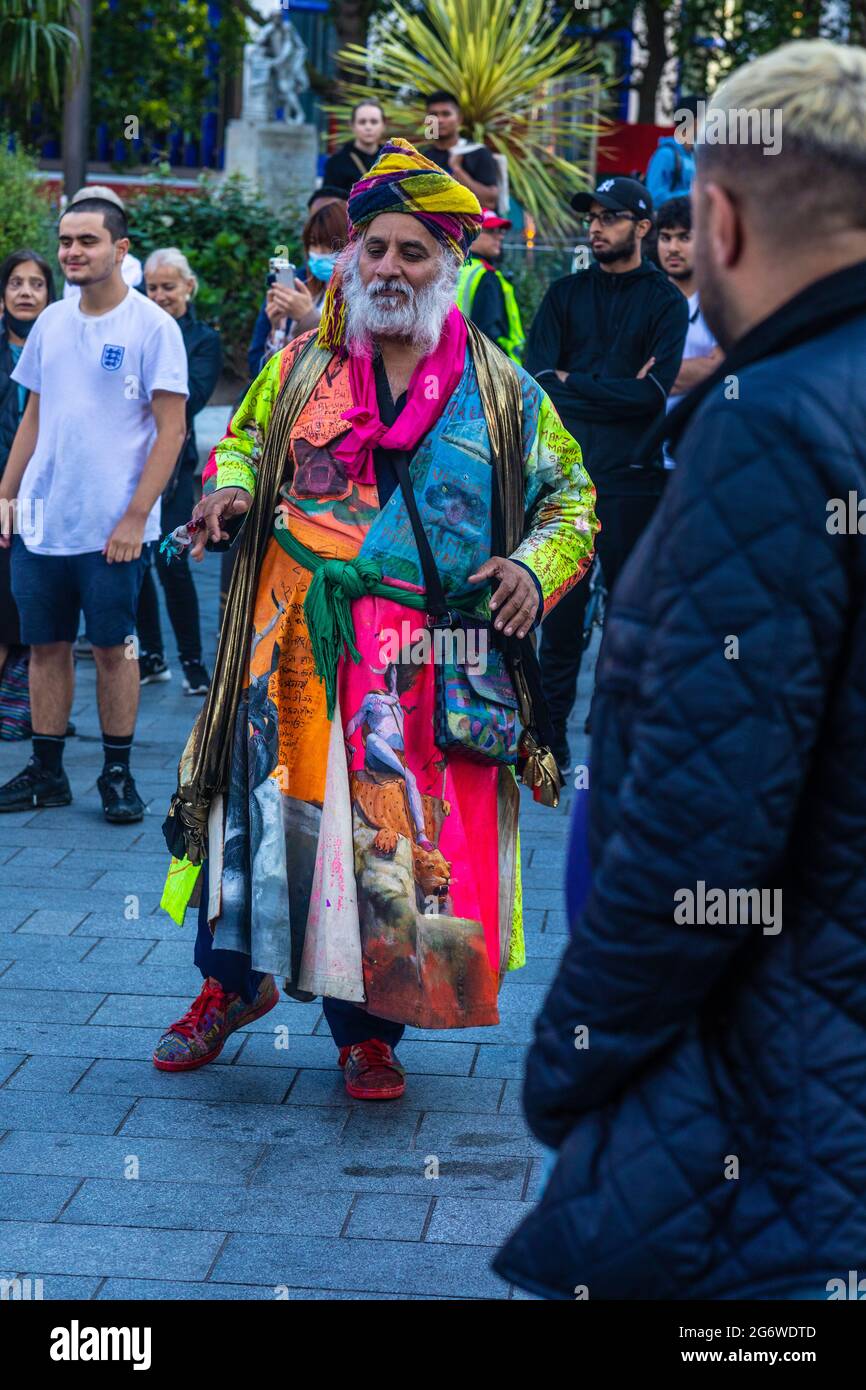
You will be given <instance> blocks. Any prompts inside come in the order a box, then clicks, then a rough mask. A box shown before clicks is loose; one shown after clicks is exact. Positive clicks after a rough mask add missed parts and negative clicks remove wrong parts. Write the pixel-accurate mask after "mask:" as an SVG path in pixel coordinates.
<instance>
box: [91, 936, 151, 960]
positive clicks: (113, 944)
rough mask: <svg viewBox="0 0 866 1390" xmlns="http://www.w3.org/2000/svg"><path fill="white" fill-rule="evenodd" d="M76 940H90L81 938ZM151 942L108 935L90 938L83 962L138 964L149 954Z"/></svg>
mask: <svg viewBox="0 0 866 1390" xmlns="http://www.w3.org/2000/svg"><path fill="white" fill-rule="evenodd" d="M75 940H90V938H84V937H82V938H79V937H76V938H75ZM149 944H150V943H149V942H147V941H142V940H141V939H139V940H137V941H136V940H135V939H134V938H130V939H129V940H126V939H125V938H123V937H117V936H106V937H103V938H102V939H101V940H90V949H89V950H88V951H87V952H86V953H85V955H83V956H82V958H81V959H82V964H87V965H112V966H115V965H138V964H139V962H140V961H141V959H142V957H143V956H145V955H146V954H147V950H148V947H149Z"/></svg>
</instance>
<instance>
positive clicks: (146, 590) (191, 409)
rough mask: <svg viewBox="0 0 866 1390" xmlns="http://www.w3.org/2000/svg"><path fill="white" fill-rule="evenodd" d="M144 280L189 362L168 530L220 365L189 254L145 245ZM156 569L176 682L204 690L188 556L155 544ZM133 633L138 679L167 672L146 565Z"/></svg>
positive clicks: (190, 476) (184, 492)
mask: <svg viewBox="0 0 866 1390" xmlns="http://www.w3.org/2000/svg"><path fill="white" fill-rule="evenodd" d="M144 283H145V289H146V291H147V295H148V298H149V299H152V300H154V301H155V302H156V303H157V304H158V305H159V307H160V308H161V309H164V310H165V311H166V313H167V314H171V316H172V318H173V319H175V320H176V321H177V326H178V328H179V329H180V331H181V333H182V334H183V341H184V346H185V348H186V355H187V362H188V366H189V399H188V400H187V403H186V423H187V435H186V442H185V444H184V447H183V449H182V450H181V453H180V457H179V458H178V461H177V467H176V468H175V470H174V473H173V475H172V478H171V480H170V482H169V484H168V487H167V488H166V490H165V492H164V493H163V497H162V530H163V533H165V532H168V531H173V530H174V528H175V527H176V526H180V525H181V523H182V522H184V521H187V520H188V519H189V516H190V514H191V513H192V509H193V505H194V502H195V498H194V495H193V492H194V479H195V469H196V464H197V462H198V450H197V447H196V441H195V429H194V424H193V422H194V419H195V416H196V415H197V414H198V412H199V411H200V410H201V409H202V407H203V406H205V405H207V402H208V401H209V400H210V397H211V395H212V394H213V389H214V387H215V386H216V383H217V379H218V378H219V374H220V367H221V365H222V349H221V346H220V340H219V334H218V333H216V332H215V330H214V329H213V328H209V327H208V326H207V324H204V323H201V322H200V321H199V320H198V318H197V317H196V313H195V309H194V308H193V303H192V301H193V300H194V298H195V296H196V293H197V291H198V280H197V279H196V277H195V275H194V274H193V272H192V269H191V267H190V264H189V261H188V260H187V258H186V256H185V255H184V253H183V252H182V251H181V250H179V249H178V247H176V246H166V247H162V248H161V249H160V250H158V251H153V252H151V254H150V256H148V258H147V263H146V264H145V267H144ZM155 565H156V571H157V573H158V575H159V578H160V582H161V584H162V587H163V589H164V591H165V602H166V606H167V608H168V616H169V618H170V620H171V625H172V627H173V629H174V635H175V637H176V639H177V647H178V653H179V655H180V663H181V666H182V667H183V688H184V692H185V694H187V695H204V694H205V692H206V691H207V688H208V684H209V676H208V673H207V670H206V669H205V667H204V665H203V663H202V659H201V658H202V651H201V625H200V623H199V611H198V597H197V595H196V591H195V585H194V584H193V581H192V575H191V574H190V569H189V560H188V558H186V557H185V556H179V557H178V558H177V559H176V560H175V561H174V563H173V564H172V565H171V566H169V565H168V563H167V561H166V559H165V557H164V556H162V555H160V553H159V548H158V547H157V548H156V560H155ZM138 633H139V645H140V655H139V663H140V666H141V683H142V685H151V684H153V683H155V682H161V681H167V680H170V679H171V671H170V670H169V667H168V665H167V663H166V660H165V653H164V650H163V643H162V630H161V627H160V621H159V604H158V602H157V596H156V585H155V584H154V582H153V570H152V568H150V569H148V571H147V573H146V574H145V577H144V583H143V584H142V587H141V597H140V599H139V604H138Z"/></svg>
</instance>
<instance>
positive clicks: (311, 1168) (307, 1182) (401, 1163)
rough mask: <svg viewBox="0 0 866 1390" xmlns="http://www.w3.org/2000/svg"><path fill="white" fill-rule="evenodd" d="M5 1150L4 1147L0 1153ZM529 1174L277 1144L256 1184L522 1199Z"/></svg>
mask: <svg viewBox="0 0 866 1390" xmlns="http://www.w3.org/2000/svg"><path fill="white" fill-rule="evenodd" d="M7 1142H8V1141H7ZM2 1149H3V1145H0V1154H2ZM0 1166H2V1165H0ZM529 1172H530V1165H529V1163H528V1161H527V1159H526V1158H525V1157H520V1156H516V1155H501V1154H479V1153H472V1154H469V1155H467V1154H463V1153H456V1152H454V1151H453V1150H452V1151H450V1152H447V1153H446V1152H444V1151H441V1152H440V1153H439V1154H437V1155H430V1154H429V1152H428V1151H427V1150H426V1149H423V1148H422V1149H419V1150H418V1151H417V1152H412V1153H409V1152H402V1153H401V1152H395V1151H389V1150H387V1149H383V1148H381V1147H378V1146H377V1147H374V1146H371V1145H368V1146H367V1148H365V1149H349V1148H345V1149H338V1150H321V1149H312V1148H310V1147H308V1146H306V1145H304V1146H300V1145H299V1146H298V1147H297V1148H296V1149H294V1150H292V1149H289V1148H284V1147H276V1146H275V1147H274V1148H273V1149H271V1150H270V1152H269V1153H267V1154H266V1155H265V1157H264V1159H263V1161H262V1164H261V1166H260V1167H259V1168H257V1169H256V1171H255V1176H254V1177H253V1180H252V1186H253V1187H259V1186H262V1187H276V1188H279V1187H282V1186H283V1185H286V1184H296V1185H297V1186H298V1187H299V1188H303V1187H305V1186H308V1187H310V1188H314V1187H316V1186H318V1185H320V1186H321V1187H322V1188H323V1189H325V1190H327V1191H338V1190H339V1191H347V1190H348V1191H353V1192H385V1193H403V1194H405V1195H406V1196H416V1197H423V1198H425V1200H426V1199H427V1198H428V1197H429V1196H430V1195H433V1196H435V1195H437V1194H443V1193H453V1194H455V1195H459V1196H464V1195H469V1194H480V1195H488V1196H498V1195H500V1194H501V1195H502V1196H503V1197H507V1198H512V1199H518V1198H520V1197H521V1196H522V1195H523V1191H524V1189H525V1187H526V1183H527V1180H528V1177H529Z"/></svg>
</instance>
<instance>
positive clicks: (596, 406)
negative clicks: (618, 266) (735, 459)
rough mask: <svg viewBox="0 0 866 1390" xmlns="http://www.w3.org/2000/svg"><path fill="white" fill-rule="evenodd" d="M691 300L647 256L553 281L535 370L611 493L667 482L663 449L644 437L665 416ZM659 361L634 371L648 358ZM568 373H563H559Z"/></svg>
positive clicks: (537, 338)
mask: <svg viewBox="0 0 866 1390" xmlns="http://www.w3.org/2000/svg"><path fill="white" fill-rule="evenodd" d="M688 326H689V310H688V301H687V299H686V297H685V295H684V294H682V293H681V292H680V291H679V290H678V289H677V287H676V286H675V285H674V284H672V283H671V281H670V280H669V279H668V278H667V276H666V275H665V274H663V272H662V271H660V270H659V268H658V266H656V265H654V264H653V262H652V261H647V260H644V261H642V262H641V264H640V265H639V266H638V267H637V269H636V270H628V271H626V272H625V273H624V274H622V275H617V274H613V273H612V272H610V271H607V270H603V269H602V267H601V266H599V265H597V264H595V263H594V264H593V265H592V266H590V268H589V270H582V271H579V272H578V273H577V274H576V275H566V276H564V277H563V278H562V279H561V280H556V281H554V283H553V284H552V285H551V286H550V289H549V290H548V291H547V294H546V295H545V296H544V299H543V300H542V303H541V306H540V308H539V310H538V313H537V314H536V316H535V319H534V321H533V324H532V328H531V330H530V333H529V341H528V344H527V349H526V360H525V366H526V369H527V371H529V372H531V373H532V375H533V376H535V377H537V378H538V381H539V384H540V385H541V386H543V387H544V390H545V391H546V392H547V394H548V395H549V396H550V399H551V400H552V401H553V403H554V405H555V406H556V408H557V410H558V411H559V414H560V415H561V417H562V422H563V424H564V425H565V427H566V429H567V430H569V432H570V433H571V434H572V435H574V438H575V439H576V440H577V442H578V443H579V445H580V447H581V450H582V452H583V460H584V463H585V465H586V469H587V472H588V473H589V476H590V477H591V478H592V480H593V482H594V483H595V485H596V487H598V488H600V489H601V490H603V491H605V492H608V493H622V492H657V491H660V489H661V487H662V484H663V480H664V473H663V472H662V456H661V451H660V449H658V448H656V449H655V451H654V452H653V453H651V454H649V455H647V454H645V453H644V454H641V452H640V449H639V445H640V442H641V440H642V439H643V437H644V436H645V435H646V433H647V431H648V429H649V428H650V426H651V425H653V423H654V422H655V421H656V419H657V418H658V417H659V416H661V415H664V412H665V402H666V400H667V396H668V392H669V391H670V389H671V387H672V386H673V384H674V381H675V380H676V375H677V372H678V371H679V368H680V363H681V362H682V356H683V347H684V346H685V340H686V332H687V330H688ZM650 357H654V358H655V359H656V360H655V365H654V366H653V367H652V368H651V370H650V371H649V373H648V374H647V375H646V376H645V377H643V378H642V379H638V377H637V375H636V373H637V372H638V371H639V370H640V369H641V367H642V366H643V365H644V363H645V362H646V361H647V360H648V358H650ZM557 369H558V370H560V371H565V372H568V377H567V379H566V380H565V381H560V380H559V378H558V377H557V376H555V375H554V372H555V371H556V370H557Z"/></svg>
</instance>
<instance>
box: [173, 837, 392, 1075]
mask: <svg viewBox="0 0 866 1390" xmlns="http://www.w3.org/2000/svg"><path fill="white" fill-rule="evenodd" d="M201 880H202V888H201V902H200V903H199V909H198V933H197V935H196V940H195V963H196V965H197V966H198V968H199V970H200V971H201V973H202V975H203V976H204V978H205V979H207V977H208V976H209V975H210V976H212V978H213V979H215V980H218V981H219V983H220V984H221V985H222V987H223V989H224V990H227V991H228V993H229V994H240V995H242V996H243V998H244V999H246V1001H247V1003H248V1004H251V1003H252V1002H253V1000H254V999H255V997H256V994H257V993H258V989H259V985H260V984H261V982H262V980H263V979H264V978H265V977H264V975H263V974H262V973H261V971H258V970H251V969H250V958H249V956H244V955H241V954H240V953H239V952H238V951H216V950H214V944H213V937H212V936H211V930H210V927H209V926H208V920H207V903H208V880H207V863H205V865H204V866H203V868H202V871H201ZM322 1008H323V1010H324V1013H325V1018H326V1020H327V1023H328V1027H329V1028H330V1030H331V1037H332V1038H333V1039H334V1042H335V1043H336V1044H337V1046H338V1047H351V1046H352V1045H353V1043H359V1042H366V1041H367V1039H368V1038H379V1040H380V1041H381V1042H384V1043H387V1044H388V1046H389V1047H391V1048H394V1047H396V1046H397V1044H398V1042H399V1041H400V1039H401V1038H402V1036H403V1034H404V1032H405V1027H404V1025H403V1024H402V1023H391V1022H390V1020H389V1019H386V1018H376V1016H375V1015H374V1014H369V1013H367V1011H366V1009H359V1008H358V1006H357V1005H356V1004H350V1003H349V1002H348V1001H347V1000H345V999H323V1000H322Z"/></svg>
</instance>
